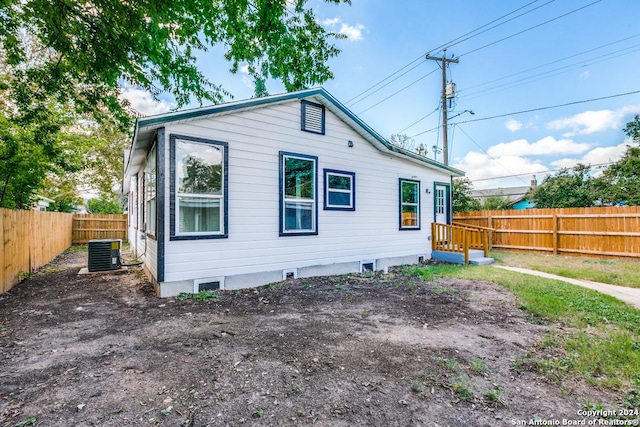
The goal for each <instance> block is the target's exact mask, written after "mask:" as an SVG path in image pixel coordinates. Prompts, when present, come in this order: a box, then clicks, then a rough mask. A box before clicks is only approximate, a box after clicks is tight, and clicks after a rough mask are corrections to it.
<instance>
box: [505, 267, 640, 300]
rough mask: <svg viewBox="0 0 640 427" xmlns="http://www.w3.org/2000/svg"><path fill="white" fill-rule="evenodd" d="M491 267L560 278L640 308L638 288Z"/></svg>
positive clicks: (509, 268)
mask: <svg viewBox="0 0 640 427" xmlns="http://www.w3.org/2000/svg"><path fill="white" fill-rule="evenodd" d="M493 267H496V268H502V269H504V270H509V271H515V272H517V273H525V274H531V275H534V276H538V277H544V278H546V279H554V280H561V281H563V282H567V283H571V284H573V285H578V286H583V287H585V288H589V289H593V290H594V291H598V292H601V293H603V294H607V295H611V296H612V297H615V298H618V299H619V300H621V301H624V302H626V303H627V304H630V305H632V306H633V307H635V308H637V309H639V310H640V288H625V287H624V286H616V285H609V284H607V283H598V282H591V281H589V280H581V279H570V278H568V277H562V276H556V275H555V274H549V273H543V272H542V271H536V270H529V269H527V268H519V267H507V266H503V265H495V264H494V265H493Z"/></svg>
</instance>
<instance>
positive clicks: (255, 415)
mask: <svg viewBox="0 0 640 427" xmlns="http://www.w3.org/2000/svg"><path fill="white" fill-rule="evenodd" d="M263 415H264V409H262V408H258V409H254V410H253V411H252V412H251V416H252V417H253V418H262V416H263Z"/></svg>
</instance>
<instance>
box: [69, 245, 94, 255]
mask: <svg viewBox="0 0 640 427" xmlns="http://www.w3.org/2000/svg"><path fill="white" fill-rule="evenodd" d="M64 252H65V253H74V252H89V245H72V246H69V247H68V248H67V249H66V250H65V251H64Z"/></svg>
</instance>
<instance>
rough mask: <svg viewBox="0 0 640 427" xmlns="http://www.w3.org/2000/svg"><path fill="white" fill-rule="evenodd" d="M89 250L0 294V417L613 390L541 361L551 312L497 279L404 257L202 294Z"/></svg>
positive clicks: (335, 418) (183, 417) (226, 418)
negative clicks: (428, 270)
mask: <svg viewBox="0 0 640 427" xmlns="http://www.w3.org/2000/svg"><path fill="white" fill-rule="evenodd" d="M85 265H86V253H82V252H80V253H77V252H76V253H73V252H71V253H65V254H63V255H61V256H60V257H58V258H57V259H56V260H55V261H54V262H53V263H52V264H50V265H48V266H47V267H45V268H43V269H42V270H41V271H40V272H38V273H37V274H35V275H34V276H32V277H31V278H29V279H28V280H26V281H24V282H23V283H21V284H20V285H17V286H16V287H14V288H13V289H12V290H11V291H9V292H8V293H5V294H2V295H0V423H1V424H2V425H4V426H23V425H37V426H93V425H108V426H149V425H162V426H238V425H265V426H269V425H277V426H280V425H285V426H295V425H313V424H315V425H321V426H325V425H330V426H460V425H464V426H501V425H505V426H506V425H524V424H518V423H522V422H527V423H528V422H529V421H530V420H543V421H544V420H551V421H554V422H555V421H556V420H557V421H558V422H562V419H567V420H577V421H580V420H583V419H585V416H582V415H580V412H579V411H581V410H584V409H585V405H586V404H587V402H591V403H593V402H603V403H608V402H611V401H612V399H613V397H612V396H611V395H607V394H605V393H604V392H602V391H596V390H593V389H589V388H588V387H586V386H584V385H582V384H577V383H576V384H573V383H572V384H562V385H558V384H554V383H551V382H549V381H546V380H545V379H544V378H542V377H541V376H540V375H539V374H538V373H536V372H534V371H532V370H531V369H529V367H528V365H527V364H526V363H524V362H523V360H525V357H526V356H527V354H530V353H531V352H535V351H537V350H536V348H535V343H536V341H537V340H538V339H540V337H541V336H542V335H543V334H544V333H545V331H546V330H547V328H550V327H553V325H546V326H541V325H535V324H532V323H530V322H528V321H527V316H526V313H524V312H522V311H521V310H520V309H518V307H517V305H516V304H515V301H514V298H513V296H512V295H511V294H509V293H508V292H506V291H505V290H503V289H502V288H500V287H498V286H495V285H492V284H488V283H482V282H470V281H460V280H451V279H446V280H445V279H439V280H436V281H431V282H424V281H422V279H420V278H417V277H414V276H410V275H409V274H407V273H406V272H404V270H403V269H401V268H398V269H393V270H392V271H391V272H390V273H389V274H386V275H385V274H382V273H376V274H371V273H370V274H368V275H367V274H359V275H348V276H336V277H326V278H310V279H297V280H289V281H286V282H282V283H280V284H276V285H271V286H267V287H262V288H259V289H251V290H244V291H242V292H239V291H236V292H231V291H226V292H223V293H222V296H221V297H220V298H218V299H208V300H206V301H202V302H198V301H194V300H184V301H179V300H176V299H158V298H156V297H155V296H154V295H153V292H152V286H151V285H150V284H149V283H147V282H146V281H145V280H144V278H143V276H142V274H141V272H140V271H136V270H135V269H134V270H129V272H127V273H124V274H123V273H120V274H101V275H85V276H78V275H77V273H78V270H79V268H80V267H83V266H85ZM543 356H544V357H552V356H551V355H543ZM587 419H590V418H587Z"/></svg>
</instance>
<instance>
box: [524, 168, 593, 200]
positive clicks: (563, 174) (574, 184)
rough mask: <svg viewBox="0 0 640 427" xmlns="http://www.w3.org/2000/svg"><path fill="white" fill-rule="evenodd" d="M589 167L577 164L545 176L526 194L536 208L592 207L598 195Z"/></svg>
mask: <svg viewBox="0 0 640 427" xmlns="http://www.w3.org/2000/svg"><path fill="white" fill-rule="evenodd" d="M590 171H591V168H590V167H589V166H585V165H581V164H578V165H577V166H576V167H574V168H572V169H561V170H560V171H558V172H556V173H555V174H554V175H549V176H547V177H546V178H545V179H544V180H543V181H542V184H540V185H538V186H537V187H535V188H532V189H531V190H530V191H529V192H528V193H527V198H529V199H531V200H532V201H533V202H534V203H535V204H536V207H537V208H581V207H589V206H593V204H594V202H595V201H596V200H598V195H597V192H596V189H595V187H594V183H593V180H592V179H591V176H590Z"/></svg>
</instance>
